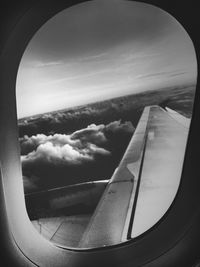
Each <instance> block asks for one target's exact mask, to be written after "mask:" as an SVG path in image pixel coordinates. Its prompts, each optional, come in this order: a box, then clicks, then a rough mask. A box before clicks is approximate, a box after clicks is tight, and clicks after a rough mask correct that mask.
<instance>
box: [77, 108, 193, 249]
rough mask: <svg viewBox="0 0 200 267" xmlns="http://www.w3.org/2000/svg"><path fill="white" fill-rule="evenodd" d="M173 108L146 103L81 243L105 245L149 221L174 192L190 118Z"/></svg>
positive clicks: (129, 235) (165, 206) (163, 209)
mask: <svg viewBox="0 0 200 267" xmlns="http://www.w3.org/2000/svg"><path fill="white" fill-rule="evenodd" d="M185 121H187V120H185V119H184V117H183V116H182V115H180V114H178V113H176V112H172V110H169V109H168V110H164V109H162V108H161V107H159V106H149V107H146V108H145V109H144V111H143V113H142V116H141V118H140V121H139V123H138V125H137V128H136V130H135V133H134V135H133V137H132V139H131V141H130V143H129V145H128V148H127V150H126V152H125V154H124V156H123V158H122V160H121V162H120V164H119V166H118V168H117V169H116V170H115V172H114V174H113V176H112V177H111V179H110V181H109V183H108V185H107V187H106V189H105V191H104V193H103V195H102V197H101V199H100V201H99V203H98V205H97V208H96V210H95V212H94V214H93V216H92V218H91V220H90V222H89V224H88V226H87V228H86V230H85V232H84V234H83V236H82V239H81V241H80V243H79V248H94V247H103V246H109V245H114V244H119V243H121V242H123V241H126V240H128V239H130V238H134V237H136V236H138V235H140V234H141V233H143V232H145V231H146V230H148V229H149V228H150V227H152V226H153V225H154V224H155V223H156V222H157V221H158V220H159V219H160V218H161V217H162V216H163V215H164V214H165V213H166V211H167V210H168V208H169V206H170V205H171V203H172V202H173V200H174V198H175V195H176V193H177V190H178V187H179V184H180V179H181V172H182V165H183V160H184V154H185V147H186V143H187V136H188V129H189V123H184V122H185Z"/></svg>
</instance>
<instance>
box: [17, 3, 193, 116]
mask: <svg viewBox="0 0 200 267" xmlns="http://www.w3.org/2000/svg"><path fill="white" fill-rule="evenodd" d="M196 76H197V63H196V55H195V51H194V47H193V44H192V41H191V39H190V37H189V36H188V34H187V33H186V31H185V30H184V29H183V27H182V26H181V25H180V24H179V23H178V22H177V21H176V20H175V19H174V18H173V17H172V16H171V15H169V14H168V13H166V12H165V11H163V10H161V9H159V8H157V7H154V6H152V5H148V4H144V3H139V2H131V1H127V0H95V1H89V2H85V3H82V4H78V5H76V6H73V7H70V8H68V9H66V10H64V11H62V12H60V13H58V14H57V15H56V16H54V17H53V18H51V19H50V20H49V21H47V22H46V23H45V24H44V25H43V26H42V27H41V28H40V29H39V30H38V32H37V33H36V34H35V35H34V36H33V38H32V39H31V41H30V43H29V44H28V46H27V48H26V50H25V52H24V55H23V57H22V60H21V63H20V66H19V70H18V75H17V83H16V95H17V114H18V118H22V117H26V116H32V115H35V114H39V113H45V112H50V111H55V110H59V109H64V108H69V107H73V106H77V105H84V104H88V103H92V102H96V101H100V100H105V99H109V98H113V97H118V96H122V95H128V94H134V93H138V92H142V91H147V90H152V89H159V90H162V88H164V87H168V86H176V85H178V86H179V85H180V86H181V85H186V84H195V82H196Z"/></svg>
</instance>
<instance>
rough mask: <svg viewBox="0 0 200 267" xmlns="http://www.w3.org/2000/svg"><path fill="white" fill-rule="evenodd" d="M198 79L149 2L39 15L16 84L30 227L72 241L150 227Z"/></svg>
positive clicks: (167, 21) (169, 190)
mask: <svg viewBox="0 0 200 267" xmlns="http://www.w3.org/2000/svg"><path fill="white" fill-rule="evenodd" d="M196 79H197V63H196V55H195V51H194V47H193V44H192V41H191V39H190V37H189V36H188V34H187V33H186V31H185V30H184V29H183V27H182V26H181V25H180V24H179V23H178V22H177V21H176V20H175V19H174V18H173V17H172V16H171V15H169V14H168V13H166V12H165V11H163V10H161V9H159V8H157V7H154V6H152V5H147V4H144V3H139V2H129V1H125V0H124V1H123V0H121V1H120V0H119V1H96V0H95V1H89V2H85V3H82V4H78V5H75V6H73V7H70V8H68V9H66V10H63V11H62V12H60V13H58V14H57V15H56V16H54V17H53V18H51V19H50V20H49V21H47V22H46V23H45V24H44V25H43V26H42V27H41V28H40V29H39V30H38V31H37V32H36V34H35V35H34V36H33V38H32V39H31V41H30V43H29V44H28V46H27V48H26V50H25V52H24V54H23V57H22V59H21V63H20V66H19V70H18V76H17V84H16V94H17V114H18V127H19V143H20V148H21V165H22V172H23V184H24V194H25V203H26V209H27V213H28V216H29V218H30V220H31V222H32V224H33V227H35V229H36V230H37V231H38V232H39V233H40V234H41V235H42V236H44V238H46V239H48V240H49V241H51V242H53V243H55V244H56V245H59V246H62V247H67V248H78V249H88V248H97V247H104V246H112V245H116V244H120V243H123V242H128V241H129V240H134V238H136V237H139V236H140V235H141V234H143V233H145V232H146V231H147V230H149V229H153V228H152V227H153V226H154V225H155V224H156V223H158V222H159V221H160V219H161V218H163V216H164V215H165V214H166V212H167V211H168V210H169V208H170V206H171V205H172V203H173V200H174V198H175V196H176V194H177V192H178V188H179V185H180V181H181V172H182V166H183V161H184V154H185V148H186V144H187V137H188V131H189V126H190V120H191V117H192V107H193V100H194V95H195V89H196Z"/></svg>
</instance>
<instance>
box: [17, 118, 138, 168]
mask: <svg viewBox="0 0 200 267" xmlns="http://www.w3.org/2000/svg"><path fill="white" fill-rule="evenodd" d="M121 131H122V132H128V133H130V132H133V131H134V128H133V126H132V124H131V122H124V123H122V122H121V121H114V122H111V123H109V124H107V125H104V124H100V125H96V124H91V125H89V126H88V127H87V128H84V129H81V130H78V131H75V132H74V133H72V134H70V135H66V134H54V135H45V134H37V135H33V136H31V137H28V136H24V137H23V138H21V139H20V142H21V151H22V156H21V160H22V163H23V165H26V164H29V163H34V162H48V163H52V164H54V165H56V164H67V165H73V164H81V163H83V162H89V161H94V160H95V159H96V157H97V156H109V155H110V154H111V152H110V151H108V150H107V149H106V148H105V144H107V143H108V142H109V140H108V139H107V137H106V133H107V132H121Z"/></svg>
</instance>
